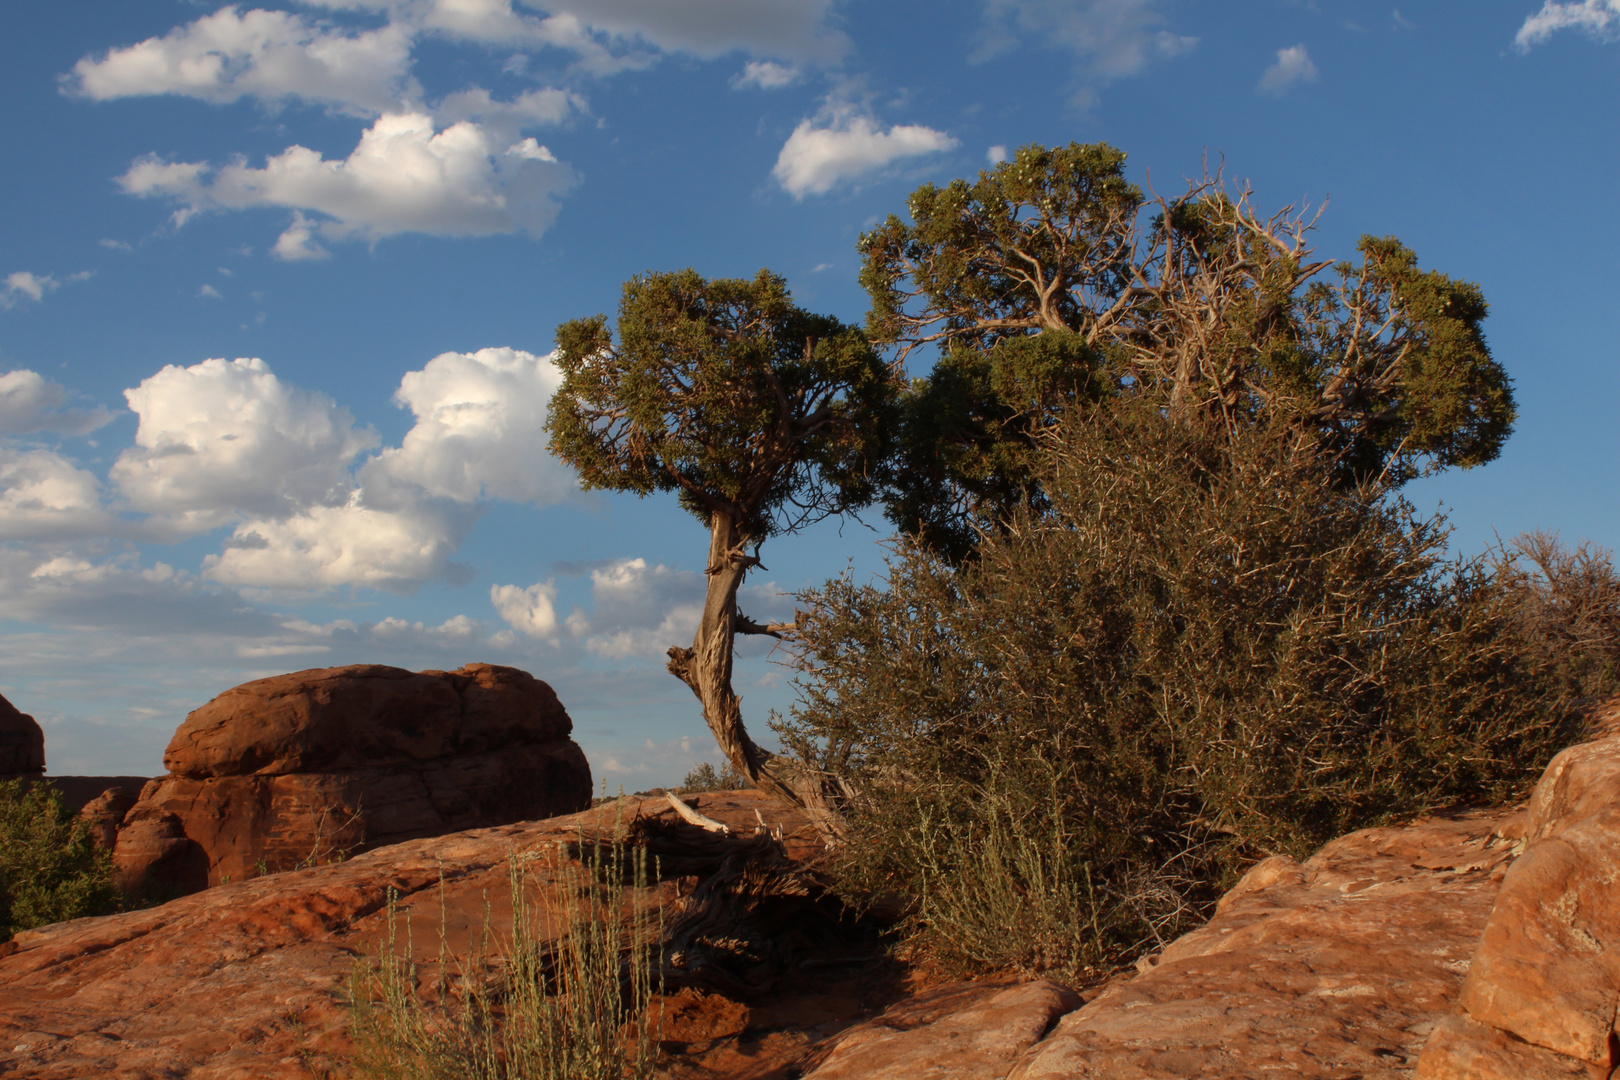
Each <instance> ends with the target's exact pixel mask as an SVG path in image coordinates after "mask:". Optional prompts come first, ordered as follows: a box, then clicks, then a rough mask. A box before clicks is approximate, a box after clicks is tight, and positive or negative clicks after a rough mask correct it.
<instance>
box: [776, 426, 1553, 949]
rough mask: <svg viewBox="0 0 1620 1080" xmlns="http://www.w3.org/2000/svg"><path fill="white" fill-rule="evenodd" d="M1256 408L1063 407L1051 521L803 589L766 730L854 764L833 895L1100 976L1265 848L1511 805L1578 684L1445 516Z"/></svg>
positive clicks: (1053, 459)
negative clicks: (789, 679)
mask: <svg viewBox="0 0 1620 1080" xmlns="http://www.w3.org/2000/svg"><path fill="white" fill-rule="evenodd" d="M1307 451H1308V448H1304V449H1302V446H1301V444H1300V443H1299V442H1298V441H1297V440H1296V439H1292V438H1286V437H1282V436H1281V435H1280V434H1279V433H1278V432H1277V431H1275V430H1272V429H1268V428H1267V427H1265V426H1264V425H1256V426H1254V427H1250V428H1247V429H1242V430H1235V431H1222V432H1210V431H1209V430H1208V429H1207V428H1204V427H1202V426H1197V425H1187V424H1181V423H1177V422H1175V421H1173V420H1172V419H1169V418H1168V417H1167V416H1166V415H1165V413H1164V411H1163V410H1161V409H1157V408H1154V407H1153V405H1152V403H1151V402H1150V401H1147V400H1141V399H1139V400H1136V401H1131V400H1125V401H1122V402H1120V403H1118V404H1116V405H1114V406H1112V407H1110V408H1109V409H1107V410H1106V411H1104V410H1100V409H1099V410H1094V411H1092V412H1090V413H1088V414H1086V415H1084V416H1080V415H1071V417H1070V418H1069V420H1068V421H1067V422H1065V423H1064V424H1063V425H1062V427H1061V429H1060V431H1059V432H1058V434H1056V435H1054V436H1053V438H1052V440H1051V442H1050V443H1049V444H1048V447H1047V453H1048V456H1047V460H1046V465H1045V471H1044V473H1043V475H1042V484H1043V487H1044V489H1045V491H1046V492H1047V495H1048V498H1049V501H1050V508H1049V509H1048V510H1047V512H1045V513H1043V514H1035V513H1032V512H1027V511H1026V512H1023V513H1020V514H1019V515H1016V516H1015V517H1013V518H1011V519H1009V520H1008V521H1007V522H1006V526H1005V528H1004V529H1003V530H1001V531H999V532H998V533H996V534H995V535H989V536H984V537H983V538H982V539H981V541H980V544H979V547H978V548H977V550H976V552H975V557H974V558H973V559H971V560H968V561H967V562H965V563H964V564H962V565H959V566H952V565H950V564H948V563H947V562H945V561H943V560H942V559H940V558H939V557H937V556H935V555H933V554H930V553H929V552H928V551H926V550H925V549H923V548H922V547H920V546H917V545H902V546H900V547H897V548H896V550H895V552H894V554H893V556H892V558H891V560H890V563H889V570H888V580H887V582H886V583H885V585H884V586H882V587H880V586H875V585H864V584H858V583H856V582H854V581H852V580H849V579H848V578H845V579H842V580H837V581H833V582H830V583H828V585H827V586H826V587H825V588H823V589H821V590H818V591H815V592H813V593H810V594H807V595H805V596H804V597H802V598H801V600H802V601H803V602H804V605H805V606H806V607H807V608H809V609H810V611H811V614H810V615H809V617H808V620H807V621H806V622H805V623H804V625H803V626H802V629H801V637H800V649H801V652H800V658H799V660H798V664H799V668H800V674H799V680H798V681H799V687H800V704H799V706H798V708H797V709H796V710H795V714H794V716H793V718H792V720H791V721H789V722H788V723H787V724H785V725H783V726H781V728H780V732H781V734H782V736H783V738H784V741H786V742H787V743H788V744H789V745H790V746H792V747H793V748H794V749H795V750H796V752H797V753H799V754H800V756H801V757H805V758H808V759H810V760H812V761H814V762H815V763H816V764H817V766H818V767H820V768H823V769H825V770H827V771H828V772H831V773H834V774H838V775H841V776H847V777H850V778H852V779H854V780H855V781H856V782H857V783H858V785H859V786H860V788H861V791H862V796H861V798H860V799H859V800H857V801H856V802H855V803H854V805H853V806H852V807H851V810H850V813H851V818H852V822H851V828H850V836H851V837H852V842H851V843H849V844H848V845H846V846H845V848H844V850H843V855H842V858H841V863H840V867H839V868H840V871H841V873H842V874H843V876H844V881H845V883H846V887H847V888H849V889H850V890H851V891H853V892H856V893H864V894H865V895H868V896H875V895H883V894H893V893H899V894H901V895H903V896H906V897H909V898H910V899H911V900H912V902H913V904H914V908H913V910H914V913H915V914H914V917H913V928H914V929H915V930H916V931H917V932H918V933H920V934H921V935H922V939H923V940H924V941H925V942H927V943H929V944H930V945H931V946H932V947H933V948H935V949H936V951H938V952H939V953H940V954H941V955H942V956H943V957H944V958H945V959H947V960H948V961H951V962H952V963H955V964H958V965H960V966H963V967H968V968H974V967H977V968H985V967H1000V968H1005V967H1021V968H1030V969H1042V968H1058V969H1067V970H1069V971H1071V972H1078V971H1080V970H1082V969H1085V968H1088V967H1099V968H1101V967H1106V966H1108V965H1109V964H1112V963H1117V962H1118V961H1120V960H1121V959H1123V958H1127V957H1129V956H1130V955H1132V954H1134V953H1136V952H1139V951H1141V950H1143V949H1145V948H1151V947H1153V946H1155V945H1156V944H1159V943H1162V942H1164V941H1166V940H1167V939H1168V938H1169V937H1170V936H1172V935H1173V934H1175V933H1177V932H1179V931H1180V930H1182V929H1184V928H1185V927H1187V926H1188V925H1190V923H1191V922H1192V921H1193V920H1196V919H1197V918H1199V917H1201V916H1202V915H1203V914H1204V913H1205V912H1207V910H1208V908H1209V906H1210V905H1211V904H1212V902H1213V900H1214V899H1215V898H1216V897H1217V896H1218V895H1219V893H1220V892H1221V890H1222V889H1223V888H1225V887H1226V886H1228V885H1230V884H1231V882H1232V880H1233V879H1234V877H1235V875H1236V874H1237V873H1238V872H1239V871H1240V870H1241V869H1242V868H1244V867H1246V866H1247V865H1249V864H1250V863H1251V862H1252V861H1254V860H1255V859H1256V858H1258V857H1261V856H1263V855H1266V854H1270V853H1286V854H1290V855H1295V856H1303V855H1305V854H1306V853H1308V852H1309V851H1310V850H1312V849H1313V848H1315V847H1316V846H1318V845H1320V844H1321V843H1323V842H1325V841H1326V840H1328V839H1330V838H1331V837H1334V836H1337V835H1339V834H1342V833H1344V832H1346V831H1349V830H1352V829H1355V828H1360V827H1365V826H1368V825H1373V824H1377V823H1380V822H1387V821H1390V820H1392V819H1396V818H1400V817H1405V816H1409V815H1412V814H1416V813H1418V812H1421V811H1423V810H1425V809H1427V808H1431V807H1435V806H1439V805H1443V804H1453V803H1460V802H1497V801H1501V800H1503V799H1508V798H1512V797H1514V796H1515V795H1517V794H1519V793H1521V792H1523V791H1524V790H1525V789H1526V787H1527V785H1529V784H1530V783H1531V782H1533V780H1534V778H1535V777H1536V775H1538V774H1539V771H1540V770H1541V768H1542V767H1543V766H1544V765H1545V763H1546V761H1547V759H1548V757H1549V756H1550V755H1551V754H1552V753H1553V752H1555V751H1556V750H1557V749H1558V748H1560V747H1561V746H1564V745H1567V744H1568V743H1569V742H1570V741H1571V740H1572V739H1573V738H1574V737H1575V735H1576V732H1577V729H1578V727H1579V716H1578V712H1577V710H1576V709H1575V707H1574V706H1575V698H1576V696H1577V694H1576V692H1575V690H1574V688H1573V687H1572V685H1571V683H1570V681H1569V680H1568V679H1566V678H1563V677H1561V675H1560V673H1559V672H1558V671H1557V670H1556V669H1555V665H1553V664H1552V663H1551V662H1550V661H1549V660H1548V658H1547V657H1546V656H1545V655H1544V654H1543V653H1541V652H1538V651H1537V650H1534V649H1530V648H1527V647H1526V643H1525V637H1524V634H1523V631H1522V628H1523V625H1524V620H1523V617H1522V611H1520V610H1519V608H1518V607H1516V605H1515V604H1514V603H1512V602H1510V600H1511V596H1510V595H1509V593H1508V592H1507V591H1506V590H1504V589H1503V588H1502V587H1501V583H1500V581H1499V580H1498V579H1497V578H1496V577H1493V576H1492V574H1491V573H1490V570H1489V567H1488V566H1486V565H1485V564H1484V563H1482V562H1475V563H1458V562H1450V561H1447V558H1446V551H1445V542H1446V537H1447V531H1446V528H1445V525H1444V522H1443V521H1442V520H1440V519H1429V520H1421V519H1418V518H1416V517H1414V516H1413V513H1412V510H1411V508H1410V507H1409V506H1408V505H1407V504H1405V503H1403V502H1401V501H1400V500H1399V499H1398V498H1396V497H1395V496H1394V495H1393V494H1392V492H1391V491H1390V490H1389V489H1388V488H1387V487H1381V486H1379V485H1378V484H1377V483H1374V482H1368V483H1364V484H1361V485H1358V486H1346V485H1344V484H1343V483H1342V482H1339V481H1338V480H1337V478H1336V477H1335V476H1334V475H1333V474H1332V470H1331V468H1330V464H1329V463H1328V462H1327V460H1326V458H1325V455H1320V454H1313V453H1310V452H1307Z"/></svg>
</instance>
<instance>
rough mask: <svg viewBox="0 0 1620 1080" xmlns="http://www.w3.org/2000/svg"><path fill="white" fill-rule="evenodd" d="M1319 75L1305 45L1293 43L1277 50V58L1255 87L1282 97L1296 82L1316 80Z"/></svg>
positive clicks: (1264, 92) (1262, 91) (1263, 92)
mask: <svg viewBox="0 0 1620 1080" xmlns="http://www.w3.org/2000/svg"><path fill="white" fill-rule="evenodd" d="M1318 76H1319V72H1318V71H1317V70H1316V65H1315V64H1314V63H1312V62H1311V57H1310V54H1309V53H1307V52H1306V51H1305V46H1303V45H1291V46H1289V47H1288V48H1286V49H1278V50H1277V59H1276V61H1275V62H1273V63H1272V65H1271V66H1270V67H1268V68H1266V70H1265V74H1263V75H1261V76H1260V84H1259V85H1258V86H1256V87H1255V89H1256V90H1258V91H1259V92H1260V93H1262V94H1271V95H1273V96H1274V97H1282V96H1283V95H1284V94H1286V93H1287V92H1288V88H1289V87H1290V86H1293V85H1294V84H1295V83H1302V82H1315V81H1316V80H1317V78H1318Z"/></svg>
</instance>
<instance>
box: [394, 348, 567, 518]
mask: <svg viewBox="0 0 1620 1080" xmlns="http://www.w3.org/2000/svg"><path fill="white" fill-rule="evenodd" d="M561 381H562V376H561V374H560V373H559V372H558V370H557V368H556V365H555V364H553V363H552V362H551V357H549V356H535V355H534V354H533V353H528V352H524V351H523V350H522V349H510V348H496V349H479V350H478V351H477V352H472V353H454V352H451V353H441V354H440V355H438V356H435V357H434V358H433V359H432V360H429V361H428V362H427V364H426V365H425V366H423V368H422V370H420V371H412V372H407V373H406V375H405V376H404V378H402V379H401V380H400V383H399V390H398V391H397V392H396V393H395V394H394V401H395V403H396V404H398V405H400V406H402V407H405V408H408V409H410V410H411V413H412V415H414V416H415V417H416V424H415V425H414V426H413V427H412V428H411V430H410V431H409V432H407V433H406V435H405V438H404V439H403V440H402V441H401V443H400V445H399V446H398V447H397V448H390V449H387V450H384V451H383V452H382V454H380V455H379V456H378V457H377V458H376V459H375V460H374V461H373V462H372V463H371V464H369V465H368V466H367V468H366V471H365V476H366V477H367V478H368V483H369V478H370V477H371V476H372V475H373V474H374V473H376V472H382V473H386V475H387V476H388V477H389V478H390V479H391V480H394V481H398V482H404V483H408V484H414V485H415V486H417V487H419V488H421V489H422V490H423V491H425V492H427V493H428V494H430V495H437V496H443V497H445V498H450V499H455V500H456V501H458V502H472V501H474V500H477V499H480V498H494V499H509V500H511V501H513V502H532V503H536V504H539V505H544V504H546V503H553V502H559V501H561V500H562V499H565V498H567V497H568V496H569V495H570V494H572V493H573V492H574V491H575V489H576V486H577V481H576V479H575V476H574V474H573V472H572V471H571V470H569V469H568V468H567V467H566V466H564V465H563V464H562V463H561V462H559V461H558V460H557V459H556V458H554V457H552V455H551V452H550V451H549V450H547V449H546V441H547V440H546V433H545V421H546V406H547V404H548V403H549V402H550V401H551V395H552V393H553V392H554V391H555V390H556V389H557V386H558V385H559V384H560V383H561Z"/></svg>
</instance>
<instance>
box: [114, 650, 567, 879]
mask: <svg viewBox="0 0 1620 1080" xmlns="http://www.w3.org/2000/svg"><path fill="white" fill-rule="evenodd" d="M572 729H573V723H572V721H571V720H570V719H569V716H568V713H567V711H566V710H564V708H563V706H562V704H561V703H560V702H559V701H558V700H557V695H556V694H555V693H554V692H553V691H552V689H551V687H550V686H548V685H546V684H545V683H544V682H541V681H540V680H538V679H535V678H534V677H533V676H531V675H529V674H528V673H526V672H523V671H519V670H518V669H516V668H509V667H498V666H495V665H491V664H470V665H468V666H467V667H464V668H462V669H461V670H459V671H451V672H444V671H424V672H419V673H413V672H409V671H405V670H402V669H400V668H392V667H384V666H381V665H354V666H350V667H341V668H326V669H320V670H313V671H300V672H294V673H292V674H289V675H278V676H275V677H273V678H268V679H259V680H256V681H254V682H250V683H244V684H243V685H241V686H238V687H236V688H234V689H232V690H227V691H226V692H225V693H223V694H221V695H219V696H218V697H216V698H214V700H212V701H210V702H209V703H208V704H206V705H204V706H203V707H202V708H200V709H197V710H196V711H194V712H193V713H191V715H190V716H188V717H186V720H185V722H184V723H183V724H181V725H180V728H179V730H178V731H176V732H175V735H174V738H173V739H172V740H171V741H170V743H169V748H168V750H167V752H166V753H165V754H164V759H163V762H164V765H165V766H167V767H168V769H169V775H168V776H165V777H160V778H158V779H156V780H153V781H151V782H150V783H148V784H147V785H146V787H145V789H144V790H143V791H142V792H141V796H140V799H139V801H138V802H137V803H136V805H135V806H134V808H133V809H131V810H130V811H129V813H128V815H127V816H126V818H125V820H124V824H123V827H122V828H121V829H120V831H119V836H118V841H117V846H116V848H115V849H114V862H115V863H116V865H117V867H118V872H119V877H120V882H121V884H122V885H123V886H124V888H125V889H127V890H131V891H140V890H142V889H148V890H151V889H156V890H157V891H160V892H164V893H170V894H173V893H186V892H192V891H195V890H197V889H199V888H204V887H207V886H209V885H217V884H220V883H221V882H223V881H240V880H243V879H244V878H248V877H254V876H258V875H262V874H265V873H273V872H277V871H282V870H290V869H294V868H297V867H301V866H311V865H319V864H322V863H326V862H331V861H333V860H335V859H340V858H344V857H347V856H349V855H352V854H355V853H357V852H359V851H362V850H367V849H370V848H374V847H378V846H381V845H384V844H392V843H397V842H399V841H401V840H406V839H412V838H416V837H423V836H437V835H440V834H443V833H448V832H455V831H458V830H462V829H471V828H481V827H484V826H489V825H503V824H507V823H510V822H514V821H527V820H534V819H538V818H546V817H552V816H555V815H557V814H566V813H572V812H574V811H577V810H581V809H583V808H585V807H586V806H588V805H590V797H591V774H590V766H589V765H588V764H587V763H586V761H585V755H584V753H583V751H581V750H580V748H579V746H578V744H576V743H575V742H574V741H573V739H572V738H570V733H571V731H572Z"/></svg>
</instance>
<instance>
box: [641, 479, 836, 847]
mask: <svg viewBox="0 0 1620 1080" xmlns="http://www.w3.org/2000/svg"><path fill="white" fill-rule="evenodd" d="M758 564H759V560H758V559H757V558H755V557H754V556H752V555H749V554H748V553H747V550H746V544H745V541H744V538H743V536H742V535H741V533H740V530H739V529H738V527H737V521H736V519H735V518H734V517H732V516H731V515H729V514H726V513H723V512H721V511H714V512H712V513H711V514H710V515H709V564H708V569H707V570H706V571H705V573H706V574H707V576H708V591H707V594H706V595H705V597H704V602H703V617H702V618H701V619H700V620H699V621H698V628H697V634H696V636H695V637H694V638H693V639H692V647H691V648H689V649H687V648H681V647H680V646H676V647H674V648H672V649H670V650H669V670H670V673H671V674H673V675H674V676H675V677H676V678H678V679H680V680H681V681H682V682H684V683H685V684H686V685H687V686H689V687H690V688H691V690H692V693H694V694H696V695H697V699H698V701H699V702H700V703H701V704H702V706H703V719H704V721H705V722H707V723H708V725H709V730H710V731H711V732H713V733H714V738H715V742H717V743H719V745H720V750H721V752H723V753H724V754H725V755H726V757H727V759H729V760H730V761H731V763H732V765H733V766H735V767H736V768H737V770H738V771H739V772H741V773H742V774H743V775H744V776H746V777H748V779H749V780H750V781H752V782H753V783H754V784H755V786H757V787H758V788H759V789H760V790H761V791H763V792H765V793H766V794H768V795H771V796H773V797H775V798H777V799H780V800H781V801H783V802H785V803H788V804H789V805H791V806H797V807H802V808H803V809H804V810H805V811H806V813H808V814H809V816H810V818H811V820H812V821H814V822H815V824H816V828H817V829H819V830H820V831H821V833H822V835H823V836H824V837H826V838H827V839H829V840H832V841H836V840H838V839H841V838H842V837H843V835H844V821H843V808H844V806H845V805H846V803H847V801H848V799H849V796H850V789H849V786H848V785H847V784H846V783H845V782H844V781H843V780H840V779H839V778H837V777H833V776H828V775H826V774H824V773H821V772H819V771H816V770H814V769H810V768H807V767H806V766H804V765H802V764H800V763H798V762H796V761H793V760H791V759H789V758H785V757H782V756H781V755H779V754H773V753H771V752H770V751H769V750H766V749H764V748H763V747H761V746H759V745H758V744H757V743H755V742H754V740H753V739H751V738H749V736H748V729H747V727H746V726H745V725H744V724H743V719H742V699H741V698H739V697H738V696H737V693H736V691H735V690H733V689H732V686H731V672H732V661H733V656H734V653H735V645H736V635H737V634H738V633H739V632H747V633H763V634H769V635H771V636H773V637H781V636H782V632H783V631H785V630H788V629H790V627H787V626H760V625H758V624H756V623H754V622H753V621H752V620H749V619H746V618H744V617H743V616H742V615H741V614H740V613H739V612H738V611H737V590H738V589H739V588H741V586H742V583H743V579H744V578H745V577H746V576H747V575H748V571H749V570H750V569H751V568H752V567H754V566H757V565H758Z"/></svg>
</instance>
